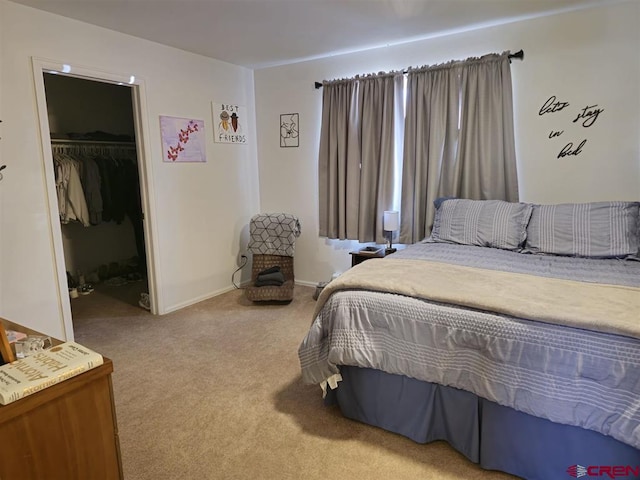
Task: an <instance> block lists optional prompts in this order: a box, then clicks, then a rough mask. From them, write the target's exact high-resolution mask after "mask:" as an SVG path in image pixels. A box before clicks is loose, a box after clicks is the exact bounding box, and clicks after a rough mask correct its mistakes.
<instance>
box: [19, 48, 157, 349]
mask: <svg viewBox="0 0 640 480" xmlns="http://www.w3.org/2000/svg"><path fill="white" fill-rule="evenodd" d="M31 62H32V70H33V77H34V86H35V94H36V103H37V113H38V121H39V125H40V142H41V144H42V162H43V171H44V179H43V180H44V183H45V185H44V187H45V189H46V199H47V209H48V211H49V236H50V241H51V249H52V252H53V259H54V268H55V273H56V281H55V284H56V289H57V291H58V297H59V302H58V310H59V315H60V321H61V323H62V328H63V331H64V336H65V340H73V338H74V335H73V321H72V316H71V302H70V300H69V295H68V292H67V278H66V266H65V260H64V248H63V243H62V231H61V229H60V223H59V218H60V217H59V212H58V201H57V195H56V187H55V173H54V169H53V155H52V153H51V140H50V133H51V132H50V131H49V118H48V112H47V101H46V94H45V88H44V77H43V73H55V74H59V75H66V76H70V77H78V78H85V79H89V80H96V81H99V82H106V83H114V84H119V85H129V86H131V87H132V98H133V112H134V113H133V114H134V122H135V130H136V145H137V155H138V169H139V174H140V196H141V201H142V208H143V212H144V235H145V245H146V252H147V273H148V282H149V293H150V298H151V312H152V313H154V314H157V313H164V312H162V308H161V305H162V292H161V290H160V288H159V285H160V284H161V282H160V278H159V270H158V269H157V268H155V265H156V262H157V261H158V252H157V248H156V241H155V240H154V239H156V238H157V231H156V227H155V225H156V222H155V218H156V215H155V211H156V209H155V202H154V198H155V197H154V196H153V182H152V181H151V179H152V178H153V175H152V167H151V163H152V162H150V161H147V156H146V154H147V152H151V148H150V145H149V140H148V135H146V132H148V131H149V130H148V120H147V105H146V94H145V82H144V79H142V78H140V77H138V76H137V75H134V74H131V73H128V74H122V73H113V72H107V71H104V70H100V69H97V68H95V67H86V66H81V65H69V64H65V63H63V62H60V61H56V60H50V59H45V58H38V57H32V58H31Z"/></svg>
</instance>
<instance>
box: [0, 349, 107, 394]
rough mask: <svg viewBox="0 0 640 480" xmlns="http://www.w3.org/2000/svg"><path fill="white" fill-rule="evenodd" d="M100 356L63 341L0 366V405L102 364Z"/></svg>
mask: <svg viewBox="0 0 640 480" xmlns="http://www.w3.org/2000/svg"><path fill="white" fill-rule="evenodd" d="M103 362H104V359H103V358H102V355H100V354H99V353H96V352H94V351H93V350H90V349H88V348H86V347H84V346H82V345H79V344H77V343H75V342H66V343H61V344H60V345H56V346H54V347H51V348H49V349H46V350H42V351H39V352H36V353H34V354H32V355H29V356H28V357H25V358H21V359H19V360H16V361H15V362H13V363H7V364H5V365H1V366H0V404H2V405H7V404H8V403H11V402H15V401H16V400H19V399H20V398H22V397H26V396H27V395H31V394H33V393H36V392H39V391H40V390H43V389H45V388H47V387H50V386H52V385H55V384H56V383H60V382H62V381H63V380H66V379H67V378H71V377H75V376H76V375H80V374H81V373H83V372H85V371H87V370H90V369H92V368H95V367H98V366H100V365H102V364H103Z"/></svg>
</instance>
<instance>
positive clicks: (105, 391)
mask: <svg viewBox="0 0 640 480" xmlns="http://www.w3.org/2000/svg"><path fill="white" fill-rule="evenodd" d="M112 372H113V363H112V362H111V360H109V359H107V358H105V359H104V364H103V365H101V366H99V367H97V368H94V369H91V370H89V371H87V372H84V373H82V374H80V375H78V376H76V377H72V378H70V379H68V380H65V381H64V382H61V383H58V384H56V385H53V386H51V387H48V388H46V389H44V390H42V391H40V392H37V393H34V394H33V395H29V396H27V397H24V398H22V399H20V400H18V401H16V402H13V403H10V404H8V405H0V479H2V480H5V479H6V480H14V479H16V480H49V479H51V480H58V479H60V480H76V479H77V480H88V479H91V480H101V479H104V480H112V479H122V478H123V475H122V462H121V457H120V447H119V441H118V428H117V423H116V413H115V408H114V401H113V387H112V384H111V373H112Z"/></svg>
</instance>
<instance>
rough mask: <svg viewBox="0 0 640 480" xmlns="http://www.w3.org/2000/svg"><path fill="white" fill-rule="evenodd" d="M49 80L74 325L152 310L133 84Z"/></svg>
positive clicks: (56, 76) (51, 126) (61, 78)
mask: <svg viewBox="0 0 640 480" xmlns="http://www.w3.org/2000/svg"><path fill="white" fill-rule="evenodd" d="M44 85H45V94H46V101H47V114H48V119H49V130H50V132H51V149H52V156H53V162H54V172H55V177H56V193H57V199H58V208H59V211H60V229H61V233H62V242H63V248H64V260H65V269H66V272H67V273H66V276H67V283H68V287H69V295H70V297H71V310H72V317H73V321H74V324H76V322H77V321H78V320H81V319H82V318H79V317H83V316H90V317H95V316H96V312H100V315H104V316H105V317H106V316H109V315H110V313H113V311H115V310H121V309H122V308H123V304H127V305H128V306H129V307H132V306H134V307H136V308H137V309H140V308H145V309H147V310H148V308H146V307H147V306H148V304H149V299H148V295H147V293H146V292H148V285H147V266H146V248H145V238H144V229H143V213H142V206H141V198H140V180H139V176H138V165H137V158H136V142H135V126H134V115H133V101H132V91H131V88H130V87H129V86H127V85H116V84H112V83H106V82H99V81H94V80H89V79H84V78H78V77H71V76H66V75H61V74H54V73H44ZM145 295H146V298H145ZM110 311H111V312H110Z"/></svg>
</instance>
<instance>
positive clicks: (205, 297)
mask: <svg viewBox="0 0 640 480" xmlns="http://www.w3.org/2000/svg"><path fill="white" fill-rule="evenodd" d="M295 284H296V285H300V286H302V287H315V286H316V285H318V282H308V281H306V280H296V281H295ZM248 285H251V280H246V281H244V282H241V283H240V288H243V287H246V286H248ZM232 290H236V287H234V286H233V285H230V286H228V287H225V288H221V289H220V290H216V291H215V292H211V293H206V294H204V295H200V296H199V297H195V298H192V299H190V300H187V301H185V302H181V303H178V304H175V305H172V306H170V307H167V308H165V310H164V312H162V313H161V315H166V314H167V313H171V312H175V311H177V310H180V309H183V308H185V307H190V306H191V305H195V304H196V303H200V302H204V301H205V300H209V299H210V298H213V297H217V296H218V295H222V294H223V293H227V292H231V291H232Z"/></svg>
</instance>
